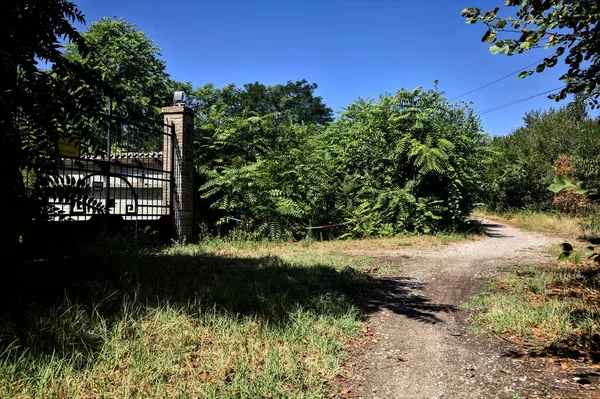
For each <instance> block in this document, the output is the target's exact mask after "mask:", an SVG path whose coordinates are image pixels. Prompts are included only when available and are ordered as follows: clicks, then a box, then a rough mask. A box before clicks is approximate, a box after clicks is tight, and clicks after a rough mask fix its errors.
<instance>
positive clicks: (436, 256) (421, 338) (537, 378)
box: [350, 222, 568, 398]
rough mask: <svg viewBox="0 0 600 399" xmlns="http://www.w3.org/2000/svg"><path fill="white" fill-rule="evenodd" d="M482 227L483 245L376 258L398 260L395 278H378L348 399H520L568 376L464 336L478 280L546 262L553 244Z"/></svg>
mask: <svg viewBox="0 0 600 399" xmlns="http://www.w3.org/2000/svg"><path fill="white" fill-rule="evenodd" d="M486 223H487V227H488V235H489V237H488V238H486V239H483V240H479V241H473V242H467V243H459V244H455V245H451V246H449V247H447V248H445V249H443V250H440V251H435V252H431V251H422V252H406V251H398V252H387V253H382V254H378V256H381V257H383V258H385V261H386V262H388V263H389V262H394V261H396V262H397V261H398V260H401V261H402V269H401V276H397V277H396V276H394V277H385V278H382V279H381V280H380V283H381V286H382V289H381V295H380V296H379V297H378V298H375V299H374V300H373V305H374V307H376V308H378V309H381V310H379V311H377V312H376V313H374V314H373V315H372V316H371V319H370V322H369V330H370V333H371V334H373V335H372V338H373V339H372V341H371V342H370V343H368V344H367V345H366V346H365V347H364V348H362V349H361V350H359V352H360V353H358V354H357V355H356V357H355V364H354V367H353V368H352V370H351V374H352V375H354V376H355V377H354V379H353V381H351V383H350V387H351V391H350V392H352V394H353V395H354V396H355V397H356V396H357V394H358V395H360V396H361V397H365V398H511V397H513V395H515V394H520V395H521V397H527V396H525V395H524V394H527V393H531V392H535V391H537V392H540V393H541V392H542V391H543V390H545V389H547V388H549V389H554V388H555V387H554V385H556V384H558V382H557V381H559V380H560V379H561V378H568V376H566V375H560V373H561V371H560V369H558V370H555V371H556V372H552V373H549V372H548V370H546V369H539V368H535V367H534V366H533V365H532V364H531V363H530V362H525V361H523V360H522V359H519V358H518V356H515V355H514V350H513V349H514V348H512V346H511V344H510V343H508V342H506V341H504V340H502V339H500V338H493V337H486V336H482V335H475V334H471V333H469V332H468V324H467V323H466V320H465V319H466V317H467V316H468V314H467V312H466V311H465V310H462V309H460V308H459V306H460V304H461V303H462V302H464V301H465V300H467V299H468V298H469V297H470V296H471V295H473V294H476V293H478V292H479V291H480V289H481V284H482V282H483V281H484V279H485V278H487V277H490V276H492V275H494V274H496V273H498V272H500V271H501V270H502V269H503V267H509V266H512V265H515V264H528V263H535V262H540V261H545V260H548V259H549V255H548V253H547V250H546V249H547V248H548V247H549V246H551V245H553V244H556V243H558V242H560V240H559V239H557V238H549V237H545V236H542V235H538V234H533V233H527V232H523V231H520V230H518V229H516V228H512V227H508V226H504V225H500V224H497V223H495V222H486ZM382 260H383V259H382ZM557 373H558V374H557ZM559 385H560V384H559ZM562 385H565V384H564V382H563V383H562ZM545 387H547V388H545Z"/></svg>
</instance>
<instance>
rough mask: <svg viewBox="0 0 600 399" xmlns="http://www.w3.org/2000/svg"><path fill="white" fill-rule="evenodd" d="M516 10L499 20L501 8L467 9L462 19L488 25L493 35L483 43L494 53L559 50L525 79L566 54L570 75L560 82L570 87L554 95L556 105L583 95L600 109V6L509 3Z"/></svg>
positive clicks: (571, 0)
mask: <svg viewBox="0 0 600 399" xmlns="http://www.w3.org/2000/svg"><path fill="white" fill-rule="evenodd" d="M506 5H507V6H508V7H511V8H516V9H517V10H516V13H515V15H513V16H509V17H507V18H505V17H501V16H499V15H498V13H499V12H500V10H501V9H500V8H499V7H497V8H495V9H493V10H490V11H487V12H482V11H481V9H480V8H466V9H464V10H463V11H462V13H461V15H462V16H463V17H465V18H466V21H467V23H472V24H474V23H477V22H479V21H481V22H483V23H484V24H485V25H486V26H487V28H488V30H487V31H486V33H485V34H484V35H483V37H482V39H481V40H482V41H483V42H485V43H488V44H490V45H491V46H490V51H491V52H492V53H494V54H497V53H501V54H506V55H509V56H511V55H514V54H521V53H523V52H525V51H529V50H532V49H537V48H546V49H551V50H553V51H554V54H553V55H550V56H548V57H546V58H544V60H543V62H541V63H540V64H539V65H538V66H537V67H536V68H535V69H534V70H531V71H525V72H523V73H521V75H520V77H525V76H527V75H530V74H532V73H534V71H535V72H538V73H541V72H543V71H544V70H545V69H546V68H552V67H554V66H555V65H557V63H558V60H559V58H560V57H562V56H563V55H564V62H565V64H566V65H567V66H568V68H569V69H568V71H567V72H566V73H565V74H564V75H563V76H562V77H561V80H563V81H564V82H565V87H564V88H563V89H562V90H561V91H560V93H558V94H555V95H551V96H550V97H551V98H554V99H556V100H557V101H559V100H562V99H565V98H566V96H567V94H569V93H570V94H582V95H583V96H585V97H586V98H587V99H589V103H590V104H591V105H592V106H598V96H599V95H600V47H599V46H598V42H600V26H599V25H598V21H600V5H599V3H598V2H597V1H595V0H507V2H506Z"/></svg>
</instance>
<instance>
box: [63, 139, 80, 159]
mask: <svg viewBox="0 0 600 399" xmlns="http://www.w3.org/2000/svg"><path fill="white" fill-rule="evenodd" d="M80 142H81V139H80V138H79V136H75V135H72V136H66V137H65V136H60V137H59V138H58V154H59V155H60V156H61V157H67V158H79V144H80Z"/></svg>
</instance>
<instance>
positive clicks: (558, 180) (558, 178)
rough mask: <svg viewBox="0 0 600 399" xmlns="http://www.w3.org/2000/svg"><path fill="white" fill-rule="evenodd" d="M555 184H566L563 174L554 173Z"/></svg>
mask: <svg viewBox="0 0 600 399" xmlns="http://www.w3.org/2000/svg"><path fill="white" fill-rule="evenodd" d="M554 184H565V181H564V179H563V177H562V175H554Z"/></svg>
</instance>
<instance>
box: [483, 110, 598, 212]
mask: <svg viewBox="0 0 600 399" xmlns="http://www.w3.org/2000/svg"><path fill="white" fill-rule="evenodd" d="M523 119H524V126H522V127H520V128H518V129H516V130H514V131H513V132H511V133H510V134H509V135H507V136H502V137H496V138H494V140H493V143H492V148H493V149H494V150H495V153H496V156H495V157H494V161H493V162H491V163H490V164H489V165H488V167H487V168H486V170H485V176H486V177H487V189H486V190H485V192H486V198H485V202H486V204H487V205H488V206H489V207H490V208H492V209H494V210H500V211H503V210H510V209H528V210H536V211H548V210H552V209H554V205H553V197H554V194H553V193H552V192H550V191H548V190H547V187H548V185H550V184H551V183H552V182H553V179H554V175H555V170H554V169H553V166H556V164H555V162H556V160H557V159H563V158H565V157H566V158H568V162H569V165H570V166H571V168H572V169H570V170H571V171H572V172H573V173H572V176H573V177H574V178H575V179H577V180H586V181H588V182H590V183H596V182H598V179H599V178H600V159H599V158H598V156H597V154H598V149H599V148H600V128H599V127H598V125H597V124H596V123H595V122H594V121H593V120H592V119H591V118H589V116H588V115H587V113H586V111H585V107H584V105H583V100H582V99H577V100H576V101H574V102H572V103H569V104H567V105H565V106H564V107H561V108H560V109H552V108H551V109H549V110H534V111H530V112H527V113H526V114H525V117H524V118H523ZM562 163H563V164H564V163H565V162H564V161H562ZM563 169H564V168H563Z"/></svg>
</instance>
